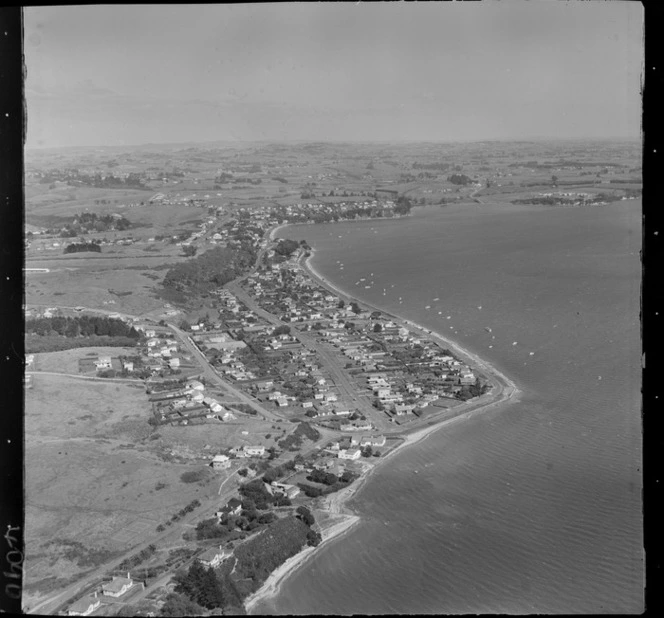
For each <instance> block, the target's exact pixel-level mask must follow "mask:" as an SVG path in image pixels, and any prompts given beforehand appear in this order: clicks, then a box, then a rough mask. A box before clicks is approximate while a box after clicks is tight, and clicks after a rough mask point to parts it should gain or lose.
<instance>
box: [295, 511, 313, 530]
mask: <svg viewBox="0 0 664 618" xmlns="http://www.w3.org/2000/svg"><path fill="white" fill-rule="evenodd" d="M295 512H296V517H298V518H299V519H301V520H302V521H303V522H304V523H305V524H307V526H309V527H311V526H312V525H313V524H314V523H315V522H316V520H315V519H314V516H313V515H312V514H311V511H310V510H309V509H308V508H307V507H306V506H298V507H297V510H296V511H295Z"/></svg>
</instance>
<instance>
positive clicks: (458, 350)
mask: <svg viewBox="0 0 664 618" xmlns="http://www.w3.org/2000/svg"><path fill="white" fill-rule="evenodd" d="M281 227H283V226H281ZM310 253H311V255H310V256H309V257H308V258H307V259H306V260H300V266H301V267H302V268H303V269H304V270H305V271H306V272H307V274H308V275H309V276H310V277H311V278H312V279H313V280H314V281H316V282H318V283H319V284H320V285H321V286H322V287H324V288H326V289H328V290H330V291H331V292H334V293H335V294H337V295H338V296H340V297H342V298H344V299H345V300H351V299H353V296H351V295H350V294H348V293H347V292H345V291H344V290H342V289H341V288H339V287H337V286H336V285H334V284H333V283H331V282H330V281H328V280H327V279H326V278H325V277H323V276H322V275H321V274H320V273H319V272H318V271H317V270H316V268H315V267H314V266H313V265H312V264H311V259H312V258H313V256H314V255H315V253H316V250H315V249H312V250H311V252H310ZM361 302H362V304H363V305H366V306H367V307H368V308H369V309H371V310H374V311H380V312H381V313H382V314H383V315H385V316H387V317H388V318H390V319H392V320H394V321H395V322H398V323H400V324H401V325H402V326H405V327H407V328H409V329H410V330H415V331H418V332H419V333H420V334H422V335H423V336H424V337H427V336H428V337H430V338H432V339H437V340H438V341H439V342H442V343H443V344H444V345H446V346H447V347H449V348H450V349H451V350H452V351H453V352H455V354H456V355H457V356H459V357H460V358H461V359H462V360H465V361H467V362H469V364H471V365H474V366H477V367H479V368H481V369H483V370H484V371H485V373H486V374H487V377H489V378H491V377H493V378H494V379H495V378H499V379H500V380H501V381H502V382H503V383H504V385H505V386H507V387H508V388H511V389H513V390H514V394H515V395H516V394H519V393H521V390H520V389H519V388H518V387H517V385H516V384H515V383H514V381H513V380H511V379H510V378H508V377H507V376H506V375H505V374H504V373H502V372H501V371H499V370H498V369H496V368H495V367H493V365H490V364H489V363H488V362H487V361H485V360H483V359H481V358H480V357H479V356H477V354H475V353H473V352H470V351H469V350H467V349H466V348H464V347H462V346H461V345H460V344H459V343H457V342H456V341H454V340H452V339H449V338H448V337H446V336H445V335H442V334H441V333H439V332H438V331H433V330H429V329H427V328H424V327H423V326H421V325H420V324H417V323H415V322H413V321H412V320H409V319H407V318H404V317H402V316H400V315H397V314H395V313H392V312H391V311H387V310H385V309H383V308H381V307H378V306H376V305H373V304H371V303H368V302H366V301H361Z"/></svg>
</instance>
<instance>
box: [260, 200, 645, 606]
mask: <svg viewBox="0 0 664 618" xmlns="http://www.w3.org/2000/svg"><path fill="white" fill-rule="evenodd" d="M280 236H282V237H290V238H295V239H297V240H300V239H306V240H307V241H308V242H309V243H310V244H311V245H312V246H313V247H315V249H316V255H315V258H314V266H315V267H316V268H317V270H318V271H319V272H320V273H321V274H322V275H323V276H325V277H326V278H327V279H328V280H330V281H332V282H334V283H335V284H338V285H339V286H340V287H342V288H343V289H344V290H346V291H348V292H349V293H350V294H352V295H354V296H355V297H356V298H357V299H358V300H360V301H362V300H366V301H367V302H371V303H373V304H376V305H379V306H381V307H384V308H385V309H386V310H389V311H392V312H394V313H397V314H399V315H402V316H404V317H406V318H409V319H411V320H414V321H416V322H419V323H421V324H423V325H425V326H426V327H428V328H431V329H433V330H437V331H439V332H441V333H442V334H444V335H447V336H448V337H450V338H451V339H454V340H457V341H458V342H459V343H461V344H462V345H463V346H465V347H467V348H468V349H469V350H471V351H474V352H476V353H477V354H479V355H480V356H481V357H483V358H485V359H486V360H488V361H489V362H491V363H492V364H494V365H495V366H496V367H497V368H499V369H500V370H502V371H503V372H505V373H506V374H507V375H508V376H509V377H511V378H512V379H513V380H515V382H516V383H517V385H518V386H519V388H520V389H521V390H522V391H523V394H522V395H521V398H520V401H518V402H516V403H508V404H505V405H503V406H502V407H500V408H498V409H494V410H490V411H488V412H486V413H485V414H481V415H478V416H476V417H474V418H472V419H470V420H467V421H462V422H459V423H457V424H453V425H451V426H449V427H443V428H441V429H440V430H439V431H437V432H436V433H434V434H432V435H431V436H429V437H428V438H427V439H426V440H424V441H422V442H420V443H418V444H416V445H414V446H412V447H410V448H408V449H404V450H403V451H402V452H400V453H399V454H397V455H395V456H394V457H393V458H390V459H389V460H388V461H387V462H386V464H385V466H383V467H381V468H380V469H379V470H378V471H377V472H376V473H375V474H374V475H372V477H371V478H370V479H369V481H368V482H367V483H366V484H365V485H364V486H363V488H362V490H361V491H360V492H359V493H358V495H357V497H356V498H355V499H354V500H353V501H351V502H350V503H349V505H350V506H351V507H352V508H353V509H354V510H356V512H357V513H358V514H359V515H361V517H362V521H361V523H360V524H358V526H356V527H355V528H354V529H352V530H351V532H350V533H349V534H347V535H346V536H344V537H342V538H340V539H339V540H335V541H333V542H331V543H330V544H328V545H326V546H324V547H322V548H320V550H319V551H318V552H316V554H315V556H314V558H313V559H311V560H310V561H308V562H307V563H305V565H304V566H303V567H302V568H300V569H299V570H297V571H296V572H295V573H294V574H292V575H291V576H290V577H289V578H288V579H287V580H286V581H285V582H284V583H283V585H282V588H281V591H280V593H279V594H278V595H277V596H276V597H274V598H272V599H270V600H267V601H265V602H263V603H261V604H260V605H258V606H257V607H256V609H255V613H279V614H290V613H295V614H314V613H325V614H350V613H359V614H380V613H477V612H481V613H494V612H500V613H516V614H519V613H604V612H609V613H632V612H640V611H642V609H643V594H644V592H643V588H644V565H643V558H644V552H643V536H642V517H641V488H642V481H641V467H640V466H641V424H640V340H639V289H640V272H641V267H640V256H639V251H640V248H641V230H640V202H638V201H622V202H618V203H614V204H611V205H608V206H603V207H587V208H564V209H562V208H540V207H511V206H503V207H500V206H488V205H482V206H464V207H455V208H446V209H430V208H429V209H417V210H416V211H415V212H414V214H413V216H411V217H408V218H403V219H400V220H390V221H368V222H354V223H340V224H335V225H320V226H297V227H291V228H287V229H285V230H282V231H281V234H280ZM338 261H341V262H342V263H343V264H344V268H343V269H340V268H339V262H338ZM370 273H373V275H370ZM362 277H364V278H365V279H366V281H367V284H369V283H370V282H371V281H373V285H372V287H371V288H365V283H364V282H362V284H361V285H356V282H357V281H358V280H359V279H360V278H362ZM399 297H401V301H399ZM436 298H438V299H439V300H434V299H436ZM427 305H429V306H430V308H429V309H427V308H426V307H427ZM448 316H449V319H448ZM489 330H490V332H489Z"/></svg>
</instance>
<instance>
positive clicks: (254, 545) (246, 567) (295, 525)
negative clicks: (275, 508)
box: [235, 516, 310, 590]
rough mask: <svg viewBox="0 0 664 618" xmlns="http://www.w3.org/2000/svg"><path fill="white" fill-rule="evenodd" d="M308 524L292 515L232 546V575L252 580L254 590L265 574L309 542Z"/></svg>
mask: <svg viewBox="0 0 664 618" xmlns="http://www.w3.org/2000/svg"><path fill="white" fill-rule="evenodd" d="M309 531H310V529H309V527H308V526H307V525H306V524H305V523H304V522H303V521H301V520H300V519H298V518H296V517H294V516H288V517H283V518H282V519H278V520H277V521H275V522H274V523H272V524H271V525H270V526H268V528H267V529H266V530H264V531H262V532H261V533H260V534H258V535H257V536H255V537H254V538H252V539H249V540H248V541H246V542H244V543H242V544H241V545H239V546H238V547H236V549H235V557H236V559H237V562H236V564H235V574H236V575H237V577H238V578H250V579H251V580H253V584H252V588H253V589H254V590H256V589H257V588H259V587H260V586H261V584H262V583H263V582H264V581H265V580H266V579H267V577H268V575H269V574H270V573H271V572H272V571H274V569H276V568H277V567H278V566H280V565H281V564H283V563H284V562H285V561H286V560H288V559H289V558H290V557H291V556H294V555H295V554H297V553H298V552H299V551H300V550H301V549H302V547H303V546H304V545H305V544H307V543H308V536H309Z"/></svg>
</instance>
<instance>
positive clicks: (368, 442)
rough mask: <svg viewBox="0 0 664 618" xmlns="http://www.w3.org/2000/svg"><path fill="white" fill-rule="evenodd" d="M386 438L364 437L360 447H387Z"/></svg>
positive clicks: (361, 439)
mask: <svg viewBox="0 0 664 618" xmlns="http://www.w3.org/2000/svg"><path fill="white" fill-rule="evenodd" d="M385 442H386V438H385V436H362V437H361V438H360V446H385Z"/></svg>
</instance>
